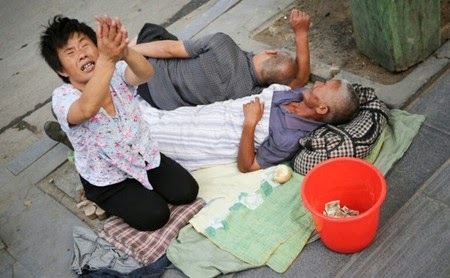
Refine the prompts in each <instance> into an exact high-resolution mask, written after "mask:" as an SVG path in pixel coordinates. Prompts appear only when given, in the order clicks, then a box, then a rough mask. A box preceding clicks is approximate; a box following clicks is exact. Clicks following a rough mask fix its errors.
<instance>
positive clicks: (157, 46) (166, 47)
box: [130, 40, 189, 58]
mask: <svg viewBox="0 0 450 278" xmlns="http://www.w3.org/2000/svg"><path fill="white" fill-rule="evenodd" d="M130 47H131V48H132V49H134V50H135V51H136V52H138V53H140V54H142V55H144V56H146V57H152V58H189V54H188V53H187V52H186V49H185V48H184V43H183V41H173V40H162V41H153V42H146V43H140V44H135V45H131V44H130Z"/></svg>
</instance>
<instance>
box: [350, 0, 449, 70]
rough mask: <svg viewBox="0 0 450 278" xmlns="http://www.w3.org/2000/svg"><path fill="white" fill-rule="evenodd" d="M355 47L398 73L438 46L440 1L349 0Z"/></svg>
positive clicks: (439, 39) (422, 58) (439, 40)
mask: <svg viewBox="0 0 450 278" xmlns="http://www.w3.org/2000/svg"><path fill="white" fill-rule="evenodd" d="M350 7H351V11H352V20H353V30H354V37H355V41H356V45H357V47H358V50H359V51H361V52H362V53H363V54H364V55H366V56H367V57H369V58H370V59H371V60H372V61H374V62H375V63H378V64H380V65H381V66H382V67H384V68H385V69H387V70H389V71H392V72H398V71H403V70H406V69H408V68H409V67H411V66H413V65H415V64H417V63H419V62H421V61H423V60H425V59H426V58H427V57H428V56H429V55H430V54H431V53H433V52H434V51H436V50H437V49H438V48H439V47H440V45H441V38H440V14H441V11H440V0H350Z"/></svg>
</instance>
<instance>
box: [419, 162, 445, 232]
mask: <svg viewBox="0 0 450 278" xmlns="http://www.w3.org/2000/svg"><path fill="white" fill-rule="evenodd" d="M449 174H450V161H449V160H447V162H446V163H445V164H444V165H443V166H442V167H441V169H439V170H438V171H437V175H436V177H434V178H433V179H432V182H431V183H430V184H428V185H426V186H425V188H424V190H423V192H422V193H423V194H424V195H426V196H429V197H430V198H432V199H435V200H438V201H440V202H442V203H444V204H446V205H447V206H450V186H449V184H450V175H449ZM449 230H450V227H449Z"/></svg>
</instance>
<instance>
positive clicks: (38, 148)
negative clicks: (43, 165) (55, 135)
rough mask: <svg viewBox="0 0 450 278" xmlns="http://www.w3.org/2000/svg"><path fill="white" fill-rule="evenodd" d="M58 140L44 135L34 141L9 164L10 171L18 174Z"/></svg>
mask: <svg viewBox="0 0 450 278" xmlns="http://www.w3.org/2000/svg"><path fill="white" fill-rule="evenodd" d="M56 144H57V142H55V141H53V140H52V139H50V138H48V137H47V136H44V137H42V138H41V139H40V140H39V141H37V142H36V143H34V144H33V145H32V146H31V147H29V148H28V149H27V150H26V151H25V152H23V153H21V154H20V155H19V156H18V157H16V158H14V159H13V160H12V161H11V162H10V163H9V164H8V165H7V166H6V168H8V170H9V171H11V173H13V174H14V175H16V176H17V175H18V174H19V173H20V172H22V171H23V170H25V169H26V168H27V167H28V166H30V165H31V164H32V163H33V162H35V161H36V160H37V159H39V158H40V157H41V156H43V155H44V154H45V153H46V152H47V151H48V150H49V149H51V148H53V147H54V146H55V145H56Z"/></svg>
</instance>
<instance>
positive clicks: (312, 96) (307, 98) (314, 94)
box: [303, 80, 341, 108]
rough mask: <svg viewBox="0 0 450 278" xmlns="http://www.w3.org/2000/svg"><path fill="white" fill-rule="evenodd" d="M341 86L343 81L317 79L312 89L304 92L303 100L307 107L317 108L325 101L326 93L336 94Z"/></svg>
mask: <svg viewBox="0 0 450 278" xmlns="http://www.w3.org/2000/svg"><path fill="white" fill-rule="evenodd" d="M340 87H341V81H339V80H329V81H327V82H325V83H323V82H321V81H316V82H315V83H314V85H313V86H312V88H311V89H305V91H304V92H303V102H304V104H305V105H306V106H307V107H310V108H316V107H319V106H320V105H322V104H323V103H324V97H325V95H326V94H336V93H338V91H339V88H340Z"/></svg>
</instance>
